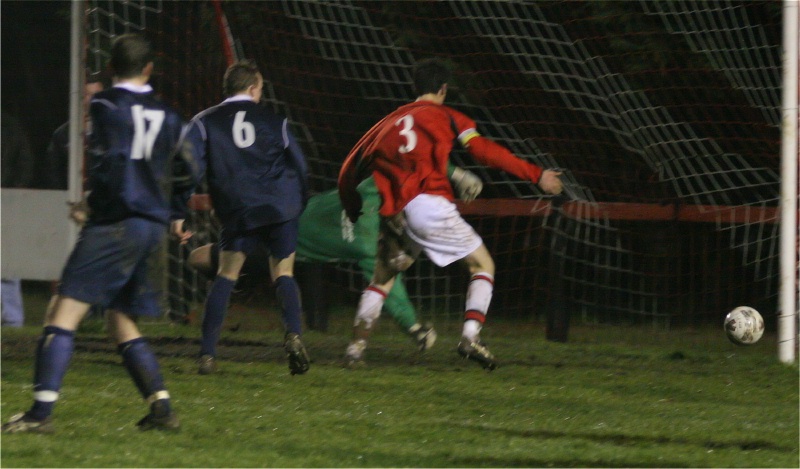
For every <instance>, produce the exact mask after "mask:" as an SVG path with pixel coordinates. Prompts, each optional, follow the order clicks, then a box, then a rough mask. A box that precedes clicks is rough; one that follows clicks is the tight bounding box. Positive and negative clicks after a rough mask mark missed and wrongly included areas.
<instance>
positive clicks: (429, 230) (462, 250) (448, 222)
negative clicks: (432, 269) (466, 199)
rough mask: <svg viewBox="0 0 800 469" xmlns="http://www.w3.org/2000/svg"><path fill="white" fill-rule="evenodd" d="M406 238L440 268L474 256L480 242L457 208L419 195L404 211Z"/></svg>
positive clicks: (435, 198)
mask: <svg viewBox="0 0 800 469" xmlns="http://www.w3.org/2000/svg"><path fill="white" fill-rule="evenodd" d="M403 211H404V212H405V216H406V223H407V226H406V235H408V237H409V238H410V241H411V242H412V243H413V244H416V246H414V249H412V250H413V251H418V250H419V249H422V250H424V251H425V254H426V255H427V256H428V258H429V259H430V260H431V261H433V263H434V264H436V265H438V266H439V267H444V266H446V265H450V264H452V263H453V262H455V261H458V260H461V259H463V258H465V257H467V256H468V255H470V254H472V253H473V252H475V250H476V249H478V248H479V247H480V246H481V244H483V240H482V239H481V237H480V236H479V235H478V233H476V232H475V230H474V229H473V228H472V227H471V226H470V225H469V223H467V222H466V221H464V219H463V218H461V214H460V213H458V209H457V208H456V204H454V203H452V202H450V201H449V200H447V199H445V198H444V197H442V196H439V195H429V194H420V195H418V196H416V197H414V199H413V200H412V201H411V202H409V203H408V205H406V207H405V209H403Z"/></svg>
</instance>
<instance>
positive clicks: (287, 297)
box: [275, 275, 303, 335]
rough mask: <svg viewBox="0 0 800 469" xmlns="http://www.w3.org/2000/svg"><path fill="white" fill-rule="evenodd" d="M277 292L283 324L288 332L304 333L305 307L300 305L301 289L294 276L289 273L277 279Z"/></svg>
mask: <svg viewBox="0 0 800 469" xmlns="http://www.w3.org/2000/svg"><path fill="white" fill-rule="evenodd" d="M275 292H276V294H277V295H276V296H277V298H278V303H279V304H280V307H281V313H282V314H283V325H284V327H285V328H286V332H294V333H295V334H298V335H300V334H301V333H302V329H303V326H302V316H303V309H302V306H301V305H300V289H299V288H297V282H295V280H294V277H289V276H287V275H284V276H281V277H278V278H277V279H276V280H275Z"/></svg>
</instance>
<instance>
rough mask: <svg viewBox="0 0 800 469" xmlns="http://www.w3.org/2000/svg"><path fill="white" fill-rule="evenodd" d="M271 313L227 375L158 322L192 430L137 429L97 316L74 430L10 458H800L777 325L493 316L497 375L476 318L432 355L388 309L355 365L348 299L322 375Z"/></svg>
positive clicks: (627, 461)
mask: <svg viewBox="0 0 800 469" xmlns="http://www.w3.org/2000/svg"><path fill="white" fill-rule="evenodd" d="M258 314H260V313H252V312H247V311H238V312H236V311H234V312H233V313H232V315H231V318H230V320H229V321H228V325H229V330H227V331H226V332H225V333H224V334H223V340H222V343H221V346H220V351H219V360H220V371H219V373H217V374H214V375H209V376H200V375H198V374H197V364H196V362H195V356H196V353H197V351H198V348H199V346H198V342H197V338H198V337H199V334H200V331H199V327H197V326H194V327H193V326H172V325H165V324H148V325H143V327H142V328H143V331H144V332H145V333H146V334H147V335H148V336H149V337H150V338H151V339H152V343H153V345H154V348H155V350H156V352H157V353H158V354H159V357H160V360H161V365H162V369H163V372H164V375H165V379H166V381H167V385H168V387H169V390H170V393H171V394H172V396H173V400H174V406H175V408H176V410H177V411H178V413H179V415H180V418H181V421H182V428H181V431H180V432H179V433H177V434H167V433H160V432H144V433H143V432H139V431H138V430H137V429H136V427H135V423H136V421H137V420H138V419H139V418H141V417H142V416H143V415H144V414H145V413H146V412H147V409H146V406H145V405H144V403H143V402H142V401H141V400H140V399H139V396H138V393H137V391H136V390H135V388H134V386H133V384H132V383H131V381H130V379H129V378H128V376H127V374H126V373H125V371H124V369H123V368H122V366H121V365H120V359H119V357H118V356H117V355H116V353H115V352H114V350H115V348H114V346H113V344H111V343H110V341H109V340H107V339H106V338H105V336H104V335H103V334H102V333H101V331H99V330H98V329H100V327H99V326H98V327H95V330H94V331H93V328H92V324H91V323H89V324H87V326H86V327H84V328H83V331H82V332H80V333H79V334H78V339H77V342H76V353H75V355H74V359H73V361H72V365H71V367H70V370H69V372H68V374H67V377H66V379H65V382H64V387H63V389H62V396H61V399H60V401H59V403H58V404H57V406H56V411H55V414H54V422H55V425H56V433H55V434H54V435H36V434H21V435H3V436H2V466H3V467H143V468H144V467H794V468H796V467H800V459H799V450H798V447H799V445H798V440H799V439H800V435H799V434H798V421H799V420H798V418H799V416H798V399H799V398H798V368H797V366H785V365H782V364H780V363H779V362H778V360H777V358H776V344H775V338H774V336H770V335H766V336H765V337H764V338H763V339H762V340H761V341H760V342H759V343H758V344H756V345H754V346H751V347H737V346H735V345H733V344H731V343H730V342H728V341H727V339H726V338H725V336H724V334H723V333H722V331H721V328H719V329H716V328H715V329H713V330H702V331H696V330H695V331H675V330H673V331H653V330H650V329H639V328H622V327H575V328H573V329H572V331H571V333H570V341H569V342H568V343H565V344H561V343H552V342H547V341H545V340H544V332H543V327H542V326H541V325H538V324H512V323H497V322H492V320H491V318H490V320H489V323H488V324H487V327H486V328H485V329H484V334H483V338H484V340H485V341H486V342H488V344H489V345H490V348H491V349H492V351H493V352H495V354H496V355H497V356H498V358H499V359H500V360H501V367H500V368H499V369H497V370H496V371H494V372H491V373H487V372H485V371H483V370H482V369H480V367H479V366H478V365H476V364H474V363H472V362H466V361H464V360H462V359H460V358H459V357H458V355H457V354H456V352H455V346H456V343H457V341H458V336H459V331H460V326H459V325H458V324H437V329H438V330H439V341H438V342H437V344H436V346H435V347H434V348H433V349H432V350H431V351H429V352H428V353H427V354H425V355H424V356H418V355H417V354H416V352H415V350H414V347H413V345H412V344H411V342H410V341H409V339H408V338H407V337H405V336H404V335H402V334H400V333H399V332H398V331H397V329H396V328H395V327H394V326H393V325H392V324H390V322H389V321H388V320H386V319H384V320H383V321H384V322H383V323H382V324H381V325H380V326H379V328H378V330H377V331H376V333H375V335H374V338H373V340H372V341H371V343H370V347H369V348H368V350H367V362H368V366H367V367H366V368H363V369H358V370H348V369H345V368H343V367H342V365H341V357H342V354H343V352H344V349H345V347H346V345H347V342H348V338H349V330H348V329H349V326H350V324H351V321H352V318H351V316H350V315H351V314H352V312H351V311H349V310H342V312H341V314H336V315H335V316H334V317H333V318H332V319H331V329H330V330H329V332H327V333H321V332H315V331H310V332H308V333H306V335H305V337H304V340H305V342H306V346H307V348H308V350H309V353H310V354H311V356H312V360H313V362H312V366H311V370H310V371H309V373H308V374H306V375H302V376H290V374H289V370H288V367H287V364H286V361H285V357H284V354H283V350H282V344H281V341H282V334H281V332H280V328H279V327H278V326H277V319H276V318H271V319H267V320H264V321H260V322H259V321H256V320H253V319H252V317H253V316H258ZM237 315H238V316H237ZM248 315H250V316H248ZM237 317H238V318H240V319H237ZM248 317H249V318H250V319H248ZM242 318H244V319H242ZM237 321H238V322H237ZM248 321H250V322H248ZM236 324H239V326H238V328H237V327H236ZM230 329H237V330H236V331H233V330H230ZM39 331H40V328H38V327H34V326H30V327H26V328H24V329H22V330H19V331H14V330H5V329H4V330H3V332H2V418H3V420H4V421H5V420H7V419H8V418H9V417H10V416H11V415H12V414H14V413H16V412H18V411H20V410H24V409H26V408H27V407H28V406H29V405H30V399H31V383H30V381H31V376H32V363H33V351H34V347H35V342H36V338H37V335H38V333H39Z"/></svg>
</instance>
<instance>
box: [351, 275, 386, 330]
mask: <svg viewBox="0 0 800 469" xmlns="http://www.w3.org/2000/svg"><path fill="white" fill-rule="evenodd" d="M387 296H388V295H387V293H386V292H385V291H383V290H381V289H380V288H378V287H376V286H374V285H370V286H368V287H367V288H366V289H364V291H363V292H362V293H361V300H360V301H359V302H358V309H357V310H356V320H355V325H356V326H357V325H358V324H359V323H363V324H364V327H365V328H366V329H371V328H372V324H373V323H374V322H375V320H376V319H378V317H379V316H380V315H381V309H382V308H383V303H384V301H386V297H387Z"/></svg>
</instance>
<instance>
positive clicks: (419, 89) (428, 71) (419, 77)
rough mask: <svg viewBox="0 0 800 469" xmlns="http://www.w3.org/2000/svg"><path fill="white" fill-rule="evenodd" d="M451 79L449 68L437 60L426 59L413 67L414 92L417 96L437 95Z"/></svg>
mask: <svg viewBox="0 0 800 469" xmlns="http://www.w3.org/2000/svg"><path fill="white" fill-rule="evenodd" d="M451 77H452V74H451V73H450V68H448V67H447V65H445V64H444V62H442V61H441V60H438V59H426V60H422V61H420V62H417V64H416V65H415V66H414V92H415V93H417V96H422V95H423V94H428V93H437V92H438V91H439V89H440V88H441V87H442V85H444V84H445V83H447V82H449V81H450V79H451Z"/></svg>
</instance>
